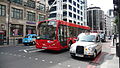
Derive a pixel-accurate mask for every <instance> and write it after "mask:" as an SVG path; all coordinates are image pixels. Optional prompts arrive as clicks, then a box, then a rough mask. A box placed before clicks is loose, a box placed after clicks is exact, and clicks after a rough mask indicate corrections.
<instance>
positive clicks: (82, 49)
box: [76, 46, 84, 54]
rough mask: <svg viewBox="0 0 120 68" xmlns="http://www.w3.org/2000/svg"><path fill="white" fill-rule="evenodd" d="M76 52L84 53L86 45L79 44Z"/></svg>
mask: <svg viewBox="0 0 120 68" xmlns="http://www.w3.org/2000/svg"><path fill="white" fill-rule="evenodd" d="M76 53H77V54H84V47H83V46H77V48H76Z"/></svg>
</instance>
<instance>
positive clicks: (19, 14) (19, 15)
mask: <svg viewBox="0 0 120 68" xmlns="http://www.w3.org/2000/svg"><path fill="white" fill-rule="evenodd" d="M11 10H12V13H11V17H12V18H15V19H23V10H22V9H16V8H12V9H11Z"/></svg>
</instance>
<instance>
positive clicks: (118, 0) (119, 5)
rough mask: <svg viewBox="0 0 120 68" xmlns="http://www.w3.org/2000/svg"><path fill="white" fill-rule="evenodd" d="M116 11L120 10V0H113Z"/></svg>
mask: <svg viewBox="0 0 120 68" xmlns="http://www.w3.org/2000/svg"><path fill="white" fill-rule="evenodd" d="M113 4H114V11H116V12H120V0H113Z"/></svg>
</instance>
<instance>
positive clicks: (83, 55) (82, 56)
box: [76, 54, 84, 57]
mask: <svg viewBox="0 0 120 68" xmlns="http://www.w3.org/2000/svg"><path fill="white" fill-rule="evenodd" d="M76 56H79V57H83V56H84V55H80V54H76Z"/></svg>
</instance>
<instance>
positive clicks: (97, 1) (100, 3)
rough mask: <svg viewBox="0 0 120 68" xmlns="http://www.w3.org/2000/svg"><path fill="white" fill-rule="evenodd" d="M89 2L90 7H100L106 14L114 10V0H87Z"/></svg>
mask: <svg viewBox="0 0 120 68" xmlns="http://www.w3.org/2000/svg"><path fill="white" fill-rule="evenodd" d="M87 2H88V7H89V6H91V4H93V5H92V6H96V7H100V8H101V9H102V10H103V11H105V13H106V12H107V11H108V10H109V9H113V0H87Z"/></svg>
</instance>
